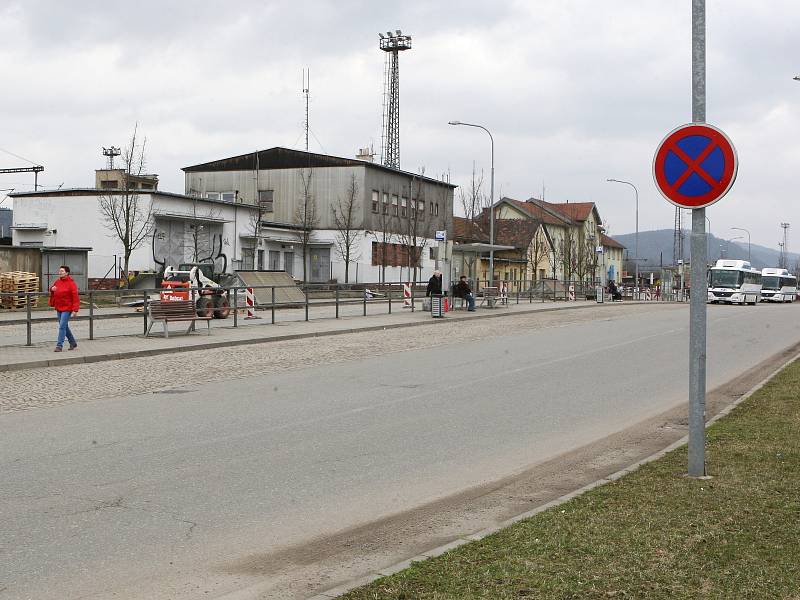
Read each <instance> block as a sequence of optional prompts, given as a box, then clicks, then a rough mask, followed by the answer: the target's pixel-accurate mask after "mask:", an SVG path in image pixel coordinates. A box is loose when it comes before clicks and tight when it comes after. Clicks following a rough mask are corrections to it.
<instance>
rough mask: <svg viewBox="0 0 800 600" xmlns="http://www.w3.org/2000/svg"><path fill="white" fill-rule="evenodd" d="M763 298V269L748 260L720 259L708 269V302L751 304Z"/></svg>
mask: <svg viewBox="0 0 800 600" xmlns="http://www.w3.org/2000/svg"><path fill="white" fill-rule="evenodd" d="M760 299H761V271H759V270H758V269H754V268H753V267H752V266H751V265H750V262H749V261H746V260H725V259H720V260H718V261H717V264H715V265H714V266H713V267H711V268H710V269H709V270H708V302H719V303H723V302H726V303H730V304H751V305H755V304H756V302H758V301H759V300H760Z"/></svg>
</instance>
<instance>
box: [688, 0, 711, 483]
mask: <svg viewBox="0 0 800 600" xmlns="http://www.w3.org/2000/svg"><path fill="white" fill-rule="evenodd" d="M705 121H706V3H705V0H692V122H693V123H705ZM705 227H706V209H705V208H695V209H693V210H692V240H691V246H692V263H691V265H692V274H691V282H692V289H691V296H690V305H689V464H688V472H689V476H690V477H702V476H704V475H705V474H706V449H705V409H706V297H707V295H708V288H707V282H706V259H707V257H706V232H705Z"/></svg>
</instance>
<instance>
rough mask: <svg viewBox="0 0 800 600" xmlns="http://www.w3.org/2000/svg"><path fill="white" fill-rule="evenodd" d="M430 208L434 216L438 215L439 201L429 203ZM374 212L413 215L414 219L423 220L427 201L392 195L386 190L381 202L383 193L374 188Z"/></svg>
mask: <svg viewBox="0 0 800 600" xmlns="http://www.w3.org/2000/svg"><path fill="white" fill-rule="evenodd" d="M381 204H382V205H383V210H381ZM390 210H391V212H390ZM428 210H429V212H430V215H431V216H432V217H438V216H439V203H438V202H431V203H430V204H429V205H428ZM372 212H373V213H376V214H379V213H381V212H383V214H384V215H388V214H391V215H392V216H394V217H411V218H412V219H420V220H422V219H424V218H425V201H424V200H416V199H414V198H412V199H411V200H409V199H408V198H406V197H404V196H398V195H397V194H392V195H391V196H390V195H389V194H387V193H386V192H384V193H383V202H381V193H380V192H379V191H377V190H372Z"/></svg>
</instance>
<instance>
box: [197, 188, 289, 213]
mask: <svg viewBox="0 0 800 600" xmlns="http://www.w3.org/2000/svg"><path fill="white" fill-rule="evenodd" d="M273 194H274V190H258V207H259V208H260V209H261V211H262V212H268V213H271V212H273V211H274V210H275V209H274V206H273ZM206 198H208V199H209V200H222V201H223V202H239V201H240V198H239V192H238V190H237V191H234V192H206Z"/></svg>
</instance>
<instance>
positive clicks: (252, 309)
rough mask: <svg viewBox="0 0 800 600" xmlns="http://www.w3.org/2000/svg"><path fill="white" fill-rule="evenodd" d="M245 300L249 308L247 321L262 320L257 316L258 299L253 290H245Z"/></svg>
mask: <svg viewBox="0 0 800 600" xmlns="http://www.w3.org/2000/svg"><path fill="white" fill-rule="evenodd" d="M244 300H245V304H246V306H247V316H246V317H245V319H260V318H261V317H259V316H257V315H256V297H255V294H254V293H253V288H251V287H249V288H245V291H244Z"/></svg>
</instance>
